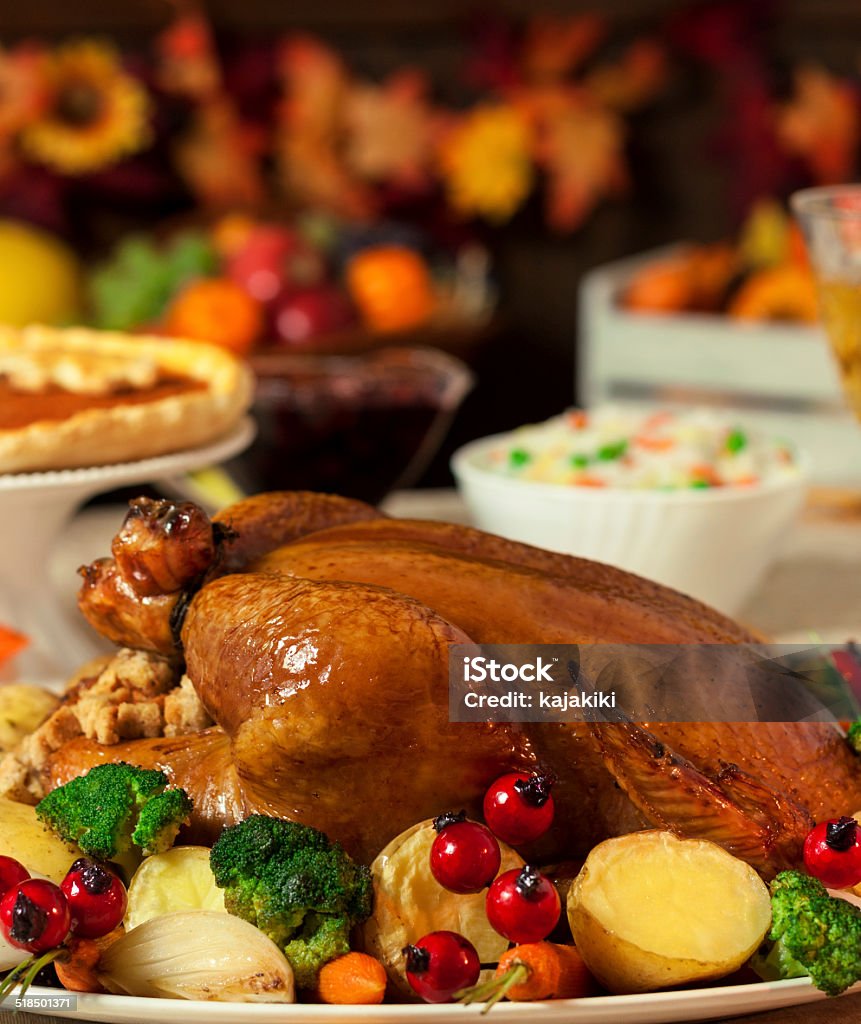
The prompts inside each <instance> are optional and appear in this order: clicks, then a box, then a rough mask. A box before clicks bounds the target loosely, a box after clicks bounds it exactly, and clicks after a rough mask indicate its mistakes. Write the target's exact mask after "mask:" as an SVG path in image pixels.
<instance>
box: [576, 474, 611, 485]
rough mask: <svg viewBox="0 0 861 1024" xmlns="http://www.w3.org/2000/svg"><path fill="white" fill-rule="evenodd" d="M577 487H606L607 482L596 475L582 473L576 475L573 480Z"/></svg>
mask: <svg viewBox="0 0 861 1024" xmlns="http://www.w3.org/2000/svg"><path fill="white" fill-rule="evenodd" d="M574 482H575V483H576V484H577V486H578V487H606V486H607V484H606V483H605V481H603V480H602V479H601V478H600V477H598V476H589V474H588V473H584V474H583V475H582V476H578V477H577V478H576V479H575V481H574Z"/></svg>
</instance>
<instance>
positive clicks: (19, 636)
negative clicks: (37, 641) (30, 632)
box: [0, 626, 30, 665]
mask: <svg viewBox="0 0 861 1024" xmlns="http://www.w3.org/2000/svg"><path fill="white" fill-rule="evenodd" d="M29 642H30V641H29V640H28V639H27V637H26V636H24V634H23V633H19V632H17V630H14V629H10V628H9V627H8V626H0V665H2V664H3V662H4V661H8V660H9V659H10V658H14V657H15V655H16V654H18V653H19V652H20V651H23V650H24V648H25V647H26V646H27V644H29Z"/></svg>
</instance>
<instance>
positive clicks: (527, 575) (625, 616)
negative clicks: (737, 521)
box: [46, 492, 861, 876]
mask: <svg viewBox="0 0 861 1024" xmlns="http://www.w3.org/2000/svg"><path fill="white" fill-rule="evenodd" d="M112 555H113V557H111V558H106V559H101V560H99V561H98V562H95V563H93V565H91V566H89V567H86V568H84V569H82V570H81V572H82V575H83V585H82V587H81V592H80V598H79V603H80V607H81V609H82V611H83V613H84V615H85V616H86V617H87V619H88V620H89V621H90V622H91V624H92V625H93V626H94V627H95V628H96V629H97V630H99V631H100V632H101V633H103V634H104V635H105V636H108V637H110V638H111V639H112V640H113V641H115V642H116V643H118V644H122V645H126V646H130V647H137V648H143V649H148V650H152V651H158V652H160V653H161V654H163V655H167V656H169V657H173V658H176V659H183V660H184V663H185V669H186V672H187V673H188V675H189V677H190V678H191V680H192V683H193V685H194V687H195V689H196V691H197V693H198V695H199V697H200V699H201V700H202V702H203V704H204V706H205V708H206V710H207V711H208V712H209V714H210V715H211V716H212V718H213V720H214V721H215V722H216V723H217V725H216V726H215V727H212V728H209V729H206V730H205V731H203V732H200V733H197V734H195V735H193V736H186V737H180V738H174V739H153V740H135V741H131V742H128V743H121V744H118V745H115V746H99V745H98V744H96V743H94V742H92V741H90V740H86V739H78V740H74V741H72V742H71V743H68V744H66V745H64V746H63V747H62V748H61V749H60V750H59V751H58V752H57V753H55V754H54V756H53V758H52V759H51V761H50V762H49V767H48V773H47V780H46V782H47V785H48V786H49V787H50V786H53V785H57V784H59V783H61V782H63V781H65V780H67V779H68V778H70V777H72V776H73V775H76V774H79V773H80V772H81V771H83V770H86V769H87V768H88V767H89V766H91V765H93V764H95V763H97V762H99V761H103V760H128V761H132V762H134V763H137V764H141V765H144V766H158V767H161V768H162V769H164V770H165V771H166V772H167V773H168V774H169V775H170V776H171V777H172V778H173V779H174V780H175V782H176V783H178V784H180V785H182V786H184V787H185V788H186V789H187V790H188V791H189V793H190V794H191V795H192V797H193V799H194V801H195V817H194V820H193V822H192V835H194V836H195V837H196V838H198V839H212V838H213V837H214V836H215V835H217V834H218V832H219V831H220V829H221V828H222V827H223V826H224V825H225V824H227V823H230V822H233V821H235V820H236V819H237V818H239V817H241V816H243V815H245V814H247V813H249V812H252V811H262V812H268V813H273V814H278V815H281V816H284V817H288V818H292V819H296V820H300V821H303V822H307V823H309V824H312V825H315V826H317V827H319V828H321V829H324V830H325V831H326V832H328V833H329V834H330V835H331V836H333V837H335V838H337V839H339V840H340V841H341V842H342V843H343V844H344V845H345V846H346V847H347V849H348V850H349V851H350V852H352V853H353V854H355V855H357V856H359V857H363V858H369V857H373V856H374V855H375V854H376V853H377V852H378V851H379V850H380V849H381V847H382V846H383V845H384V844H385V843H386V842H387V841H388V840H389V839H391V838H392V837H393V836H394V835H395V834H397V833H398V832H399V831H400V830H402V829H404V828H406V827H407V826H409V825H412V824H414V823H415V822H416V821H419V820H421V819H423V818H427V817H429V816H431V815H434V814H437V813H440V812H441V811H444V810H450V809H453V808H460V807H465V808H466V809H467V810H468V811H470V812H471V813H477V812H478V810H479V807H480V799H481V795H482V793H483V791H484V789H485V788H486V786H487V785H488V783H489V782H490V781H492V780H493V779H494V778H495V777H496V776H497V775H499V774H500V773H502V772H503V771H505V770H509V769H512V768H521V767H541V768H542V769H545V770H549V771H551V772H553V773H554V774H555V775H556V776H557V778H558V783H557V787H556V790H555V792H556V797H557V806H558V812H557V819H556V825H555V828H554V831H553V833H552V834H551V835H550V836H548V837H546V838H545V839H544V840H542V844H541V846H540V847H538V848H536V849H533V850H531V851H527V852H528V853H529V854H530V855H531V856H536V857H543V858H562V857H566V858H571V857H576V856H578V855H580V854H582V853H584V852H585V851H586V850H588V849H589V848H590V847H591V846H592V845H594V843H596V842H597V841H600V840H601V839H603V838H606V837H607V836H610V835H616V834H620V833H623V832H626V831H630V830H632V829H636V828H639V827H642V826H643V825H644V824H649V823H651V824H656V825H659V826H661V827H667V828H671V829H673V830H674V831H676V832H678V833H679V834H683V835H691V836H700V837H706V838H710V839H713V840H715V841H716V842H719V843H721V844H722V845H723V846H725V847H726V848H727V849H729V850H730V851H732V852H733V853H736V854H737V855H739V856H742V857H744V858H745V859H747V860H748V861H749V862H750V863H752V864H753V865H755V866H756V867H757V868H758V869H759V870H761V871H762V872H763V874H765V875H766V876H768V875H770V874H773V873H774V872H775V871H777V870H780V869H781V868H783V867H785V866H790V865H796V864H798V862H799V859H800V850H801V844H802V841H803V838H804V835H805V834H806V832H807V830H808V829H809V827H810V825H811V823H812V821H813V820H814V819H819V818H823V817H830V816H834V815H838V814H843V813H851V812H852V811H855V810H857V808H858V807H861V772H859V770H858V767H857V763H856V758H855V755H854V754H853V753H852V752H851V751H850V750H849V748H848V746H847V745H846V743H845V742H844V740H843V738H842V736H841V733H840V731H839V729H838V728H837V727H836V726H835V725H831V724H827V723H813V724H811V723H804V724H771V723H757V724H737V725H735V724H726V723H724V724H707V723H706V724H690V723H687V724H670V725H667V724H660V725H659V724H653V725H649V724H648V723H644V724H633V723H627V724H626V723H620V724H615V723H613V724H610V723H604V724H592V725H588V724H569V725H553V724H529V725H526V724H524V725H512V724H489V723H488V724H456V723H455V724H453V723H450V722H449V720H448V692H447V686H448V645H449V644H451V643H467V642H477V643H584V642H605V643H624V642H636V643H691V642H706V643H742V644H743V643H748V642H751V641H753V640H754V638H753V637H752V636H751V635H750V634H749V633H748V632H747V631H746V630H744V629H742V628H741V627H740V626H738V625H736V624H735V623H733V622H731V621H729V620H728V619H726V618H724V617H723V616H721V615H719V614H718V613H716V612H714V611H712V610H711V609H709V608H706V607H705V606H703V605H701V604H699V603H697V602H695V601H693V600H691V599H689V598H687V597H684V596H682V595H681V594H677V593H675V592H674V591H671V590H668V589H666V588H664V587H661V586H658V585H657V584H654V583H651V582H648V581H646V580H643V579H640V578H638V577H635V576H632V575H630V574H628V573H624V572H621V571H619V570H616V569H613V568H610V567H608V566H605V565H600V564H597V563H594V562H590V561H586V560H583V559H577V558H570V557H567V556H564V555H558V554H553V553H550V552H547V551H542V550H539V549H537V548H532V547H528V546H525V545H522V544H516V543H513V542H510V541H506V540H503V539H501V538H499V537H495V536H492V535H489V534H486V533H482V532H481V531H478V530H473V529H469V528H466V527H462V526H452V525H447V524H441V523H433V522H422V521H411V520H393V519H388V518H385V517H383V516H382V515H381V514H380V513H379V512H377V511H376V510H375V509H372V508H370V507H369V506H367V505H364V504H361V503H359V502H355V501H350V500H347V499H343V498H337V497H334V496H327V495H315V494H307V493H292V492H282V493H275V494H264V495H259V496H257V497H254V498H251V499H248V500H247V501H243V502H240V503H238V504H237V505H234V506H232V507H231V508H228V509H227V510H226V511H224V512H222V513H221V514H220V515H218V516H217V517H215V520H214V521H212V522H210V521H209V520H208V519H207V517H206V516H205V515H204V514H203V513H202V511H201V510H200V509H198V508H197V507H196V506H194V505H191V504H189V503H183V504H181V505H174V504H171V503H169V502H155V501H151V500H148V499H139V500H137V501H135V502H133V503H132V506H131V510H130V512H129V513H128V515H127V517H126V520H125V522H124V524H123V525H122V528H121V529H120V531H119V533H118V535H117V537H116V538H115V540H114V543H113V547H112Z"/></svg>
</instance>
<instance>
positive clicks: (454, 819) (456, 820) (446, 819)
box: [433, 811, 466, 832]
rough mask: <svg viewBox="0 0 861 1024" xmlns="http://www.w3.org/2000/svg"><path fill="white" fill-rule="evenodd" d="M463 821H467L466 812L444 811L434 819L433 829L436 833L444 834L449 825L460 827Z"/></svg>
mask: <svg viewBox="0 0 861 1024" xmlns="http://www.w3.org/2000/svg"><path fill="white" fill-rule="evenodd" d="M462 821H466V811H444V812H443V813H442V814H438V815H437V816H436V817H435V818H434V820H433V827H434V829H435V831H437V832H442V830H443V829H444V828H448V826H449V825H458V824H460V822H462Z"/></svg>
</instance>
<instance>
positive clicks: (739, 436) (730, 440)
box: [726, 430, 747, 455]
mask: <svg viewBox="0 0 861 1024" xmlns="http://www.w3.org/2000/svg"><path fill="white" fill-rule="evenodd" d="M746 447H747V434H745V432H744V431H743V430H731V431H730V432H729V434H728V435H727V439H726V450H727V451H728V452H732V454H733V455H737V454H738V453H739V452H740V451H742V450H743V449H744V448H746Z"/></svg>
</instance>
